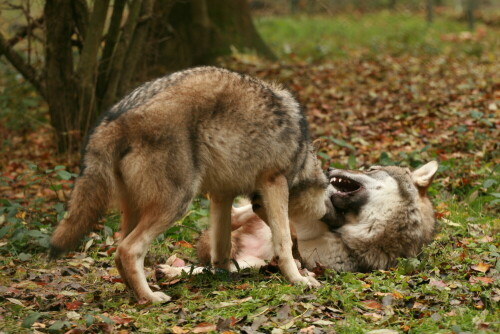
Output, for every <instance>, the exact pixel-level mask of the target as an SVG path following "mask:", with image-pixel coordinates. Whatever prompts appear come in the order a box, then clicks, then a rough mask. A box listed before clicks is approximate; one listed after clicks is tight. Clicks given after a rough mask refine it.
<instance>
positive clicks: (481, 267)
mask: <svg viewBox="0 0 500 334" xmlns="http://www.w3.org/2000/svg"><path fill="white" fill-rule="evenodd" d="M491 267H493V266H492V265H491V264H487V263H484V262H481V263H479V264H475V265H473V266H471V268H472V269H473V270H475V271H480V272H482V273H485V272H487V271H488V270H489V269H490V268H491Z"/></svg>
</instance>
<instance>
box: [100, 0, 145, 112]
mask: <svg viewBox="0 0 500 334" xmlns="http://www.w3.org/2000/svg"><path fill="white" fill-rule="evenodd" d="M141 4H142V1H141V0H133V1H132V4H131V5H130V9H129V13H128V18H127V23H126V24H125V27H124V28H123V32H122V35H121V37H120V40H119V42H118V44H117V46H116V50H115V55H114V57H113V63H112V64H111V68H110V73H109V81H108V86H107V87H106V92H105V94H104V97H103V99H102V104H101V107H102V108H103V109H107V108H109V107H110V106H111V105H112V104H113V103H114V102H115V100H116V98H117V93H118V85H119V83H120V80H121V75H122V70H123V68H124V66H125V57H126V53H127V50H128V48H129V45H130V42H131V40H132V37H133V33H134V30H135V27H136V25H137V20H138V18H139V14H140V12H141Z"/></svg>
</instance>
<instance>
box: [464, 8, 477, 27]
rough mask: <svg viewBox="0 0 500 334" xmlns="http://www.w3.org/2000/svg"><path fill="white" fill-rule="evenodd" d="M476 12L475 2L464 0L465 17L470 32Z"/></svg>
mask: <svg viewBox="0 0 500 334" xmlns="http://www.w3.org/2000/svg"><path fill="white" fill-rule="evenodd" d="M475 10H476V0H466V7H465V17H466V18H467V25H468V27H469V30H470V31H473V30H474V26H475V23H476V22H475V18H474V11H475Z"/></svg>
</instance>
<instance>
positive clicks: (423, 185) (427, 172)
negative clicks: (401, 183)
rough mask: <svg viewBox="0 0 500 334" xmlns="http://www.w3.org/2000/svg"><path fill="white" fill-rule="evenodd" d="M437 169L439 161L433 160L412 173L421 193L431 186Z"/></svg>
mask: <svg viewBox="0 0 500 334" xmlns="http://www.w3.org/2000/svg"><path fill="white" fill-rule="evenodd" d="M437 169H438V163H437V161H431V162H428V163H426V164H425V165H423V166H422V167H420V168H419V169H417V170H415V171H413V173H412V174H411V178H412V179H413V182H414V183H415V185H416V186H417V188H418V190H419V192H420V194H424V193H425V191H426V190H427V188H428V187H429V186H430V184H431V182H432V179H433V178H434V175H435V174H436V171H437Z"/></svg>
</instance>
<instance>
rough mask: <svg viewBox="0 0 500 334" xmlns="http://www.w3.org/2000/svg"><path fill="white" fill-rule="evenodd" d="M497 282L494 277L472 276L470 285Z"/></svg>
mask: <svg viewBox="0 0 500 334" xmlns="http://www.w3.org/2000/svg"><path fill="white" fill-rule="evenodd" d="M494 281H495V280H494V279H493V278H492V277H475V276H471V277H470V278H469V283H471V284H476V283H477V282H482V283H484V284H486V285H488V284H491V283H493V282H494Z"/></svg>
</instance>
